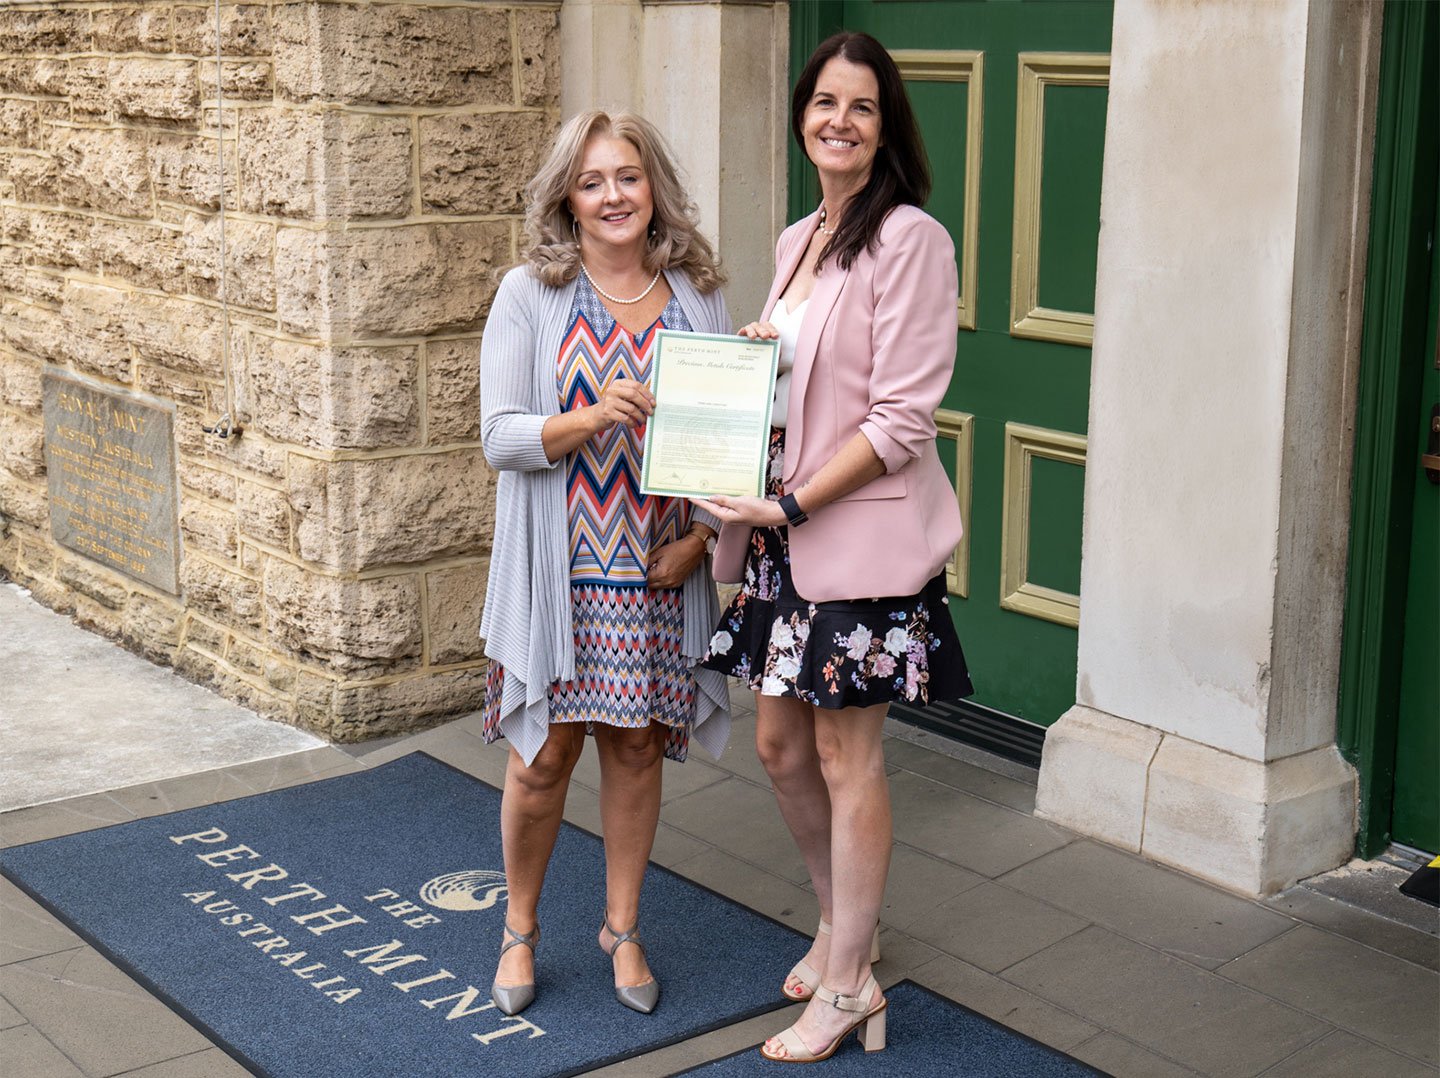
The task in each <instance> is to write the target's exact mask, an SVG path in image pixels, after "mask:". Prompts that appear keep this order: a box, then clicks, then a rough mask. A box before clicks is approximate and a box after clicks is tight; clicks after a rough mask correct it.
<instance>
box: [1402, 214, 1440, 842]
mask: <svg viewBox="0 0 1440 1078" xmlns="http://www.w3.org/2000/svg"><path fill="white" fill-rule="evenodd" d="M1435 219H1436V220H1437V221H1440V206H1437V208H1436V218H1435ZM1437 307H1440V245H1437V244H1436V243H1435V242H1434V229H1433V228H1432V230H1431V241H1430V323H1429V326H1428V329H1427V332H1426V335H1425V342H1426V346H1427V354H1426V355H1425V356H1423V357H1422V361H1423V363H1424V368H1425V371H1424V379H1423V382H1422V387H1421V391H1420V407H1419V408H1417V409H1416V412H1417V413H1418V414H1417V415H1416V416H1415V420H1416V426H1417V427H1418V428H1419V429H1418V430H1417V431H1416V434H1417V438H1416V442H1417V443H1418V445H1419V446H1420V447H1421V450H1422V451H1423V452H1428V453H1429V454H1431V455H1432V456H1434V457H1435V459H1436V462H1440V444H1437V443H1440V370H1437V366H1440V339H1437V337H1436V310H1437ZM1424 463H1428V462H1424V461H1422V460H1421V459H1419V454H1417V455H1416V459H1415V462H1414V467H1413V469H1412V470H1411V475H1412V477H1413V479H1414V484H1415V503H1414V516H1413V518H1412V519H1411V524H1410V573H1409V583H1408V585H1407V593H1406V602H1405V635H1404V643H1403V645H1402V648H1401V659H1400V706H1399V709H1398V711H1399V716H1398V721H1399V727H1398V729H1397V730H1396V735H1395V802H1394V809H1393V813H1394V815H1393V817H1392V819H1391V823H1390V834H1391V836H1392V837H1393V838H1394V839H1395V841H1396V842H1403V843H1404V844H1405V845H1407V846H1414V847H1416V848H1417V849H1421V850H1429V851H1431V852H1432V853H1433V852H1436V851H1440V468H1437V469H1435V481H1432V480H1431V479H1430V477H1429V476H1428V475H1427V474H1426V470H1425V468H1424V466H1423V465H1424Z"/></svg>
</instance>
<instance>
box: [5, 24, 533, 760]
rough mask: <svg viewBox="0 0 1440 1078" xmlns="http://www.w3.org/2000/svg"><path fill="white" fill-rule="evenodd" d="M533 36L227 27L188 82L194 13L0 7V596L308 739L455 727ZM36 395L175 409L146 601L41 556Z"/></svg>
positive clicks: (478, 661) (506, 30) (123, 584)
mask: <svg viewBox="0 0 1440 1078" xmlns="http://www.w3.org/2000/svg"><path fill="white" fill-rule="evenodd" d="M558 6H559V5H558V2H555V3H533V2H527V0H512V2H509V3H505V2H459V0H451V2H439V0H435V2H431V0H417V2H410V3H332V2H308V3H284V2H278V0H277V2H260V3H251V2H231V0H225V2H224V3H223V4H222V6H221V17H220V20H219V44H220V50H221V59H220V63H219V65H218V71H217V64H216V18H215V11H214V6H213V4H211V3H204V2H201V3H195V2H191V3H186V2H183V0H147V2H144V3H136V2H131V3H128V4H127V3H45V4H25V3H21V4H12V5H7V6H5V7H3V8H0V570H3V571H4V572H5V573H6V574H8V575H9V576H10V577H12V578H13V579H15V580H16V581H18V582H19V583H21V584H23V585H24V586H26V587H28V588H30V589H31V590H32V592H33V593H34V594H35V596H36V597H37V598H39V599H40V600H41V601H42V602H44V603H46V604H47V605H49V606H51V607H53V608H55V609H57V610H61V611H65V612H68V613H73V614H74V616H75V617H76V619H77V620H78V621H79V622H80V623H81V624H83V625H85V626H86V627H87V628H90V629H93V630H95V631H97V632H101V633H104V634H106V635H108V636H111V637H114V638H116V639H119V640H121V641H123V642H124V643H125V644H126V646H128V647H130V648H132V649H134V650H136V651H138V652H140V653H142V654H144V655H146V656H147V657H149V658H150V659H152V660H154V661H156V662H161V663H169V664H173V665H174V666H175V667H176V669H178V670H179V671H180V672H182V673H183V674H185V675H186V676H188V677H192V678H195V679H197V680H200V681H204V682H208V683H211V684H213V685H215V686H216V687H217V688H218V689H219V690H220V691H221V692H223V693H225V694H226V695H227V696H230V697H232V698H234V699H236V700H238V701H240V702H242V703H244V704H246V705H248V706H251V707H253V708H255V709H257V710H258V711H261V712H262V713H265V714H267V715H271V716H274V717H277V718H282V719H284V720H286V721H291V722H296V723H300V724H303V725H305V726H307V727H309V728H312V729H314V730H316V731H318V732H321V733H323V734H326V735H328V736H330V737H332V738H334V739H337V740H353V739H357V738H362V737H368V736H373V735H377V734H381V733H393V732H396V731H398V730H402V729H406V728H411V727H414V726H417V725H422V724H425V723H427V722H432V721H435V720H436V719H437V718H438V717H441V716H444V715H449V714H454V713H456V712H460V711H465V710H469V709H472V708H474V707H476V706H477V705H478V703H479V701H480V699H481V695H482V692H483V682H484V659H483V656H482V654H481V642H480V640H479V639H478V636H477V627H478V624H479V611H480V604H481V602H482V600H483V597H484V596H483V593H484V584H485V571H486V567H487V555H488V552H489V549H490V538H489V531H490V527H491V520H492V512H493V491H494V476H493V475H492V474H491V473H490V472H489V470H488V468H487V467H486V465H485V462H484V459H483V457H482V455H481V452H480V447H479V398H478V363H479V340H480V335H481V332H482V330H483V326H484V320H485V315H486V313H487V310H488V305H489V302H490V299H491V296H492V295H493V292H494V287H495V271H497V270H499V269H502V268H503V267H505V266H506V265H507V264H509V263H510V262H512V261H513V260H514V259H515V257H516V252H517V244H518V241H519V238H520V215H521V211H522V189H523V185H524V183H525V181H526V180H527V179H528V178H529V176H530V175H531V174H532V173H533V171H534V169H535V167H536V165H537V163H538V159H539V156H540V154H541V153H542V152H543V150H544V147H545V142H546V140H547V138H548V137H549V135H550V134H551V133H552V132H553V130H554V128H555V125H556V124H557V122H558V119H559V72H560V62H559V34H558ZM217 75H218V80H219V85H218V87H217ZM222 157H223V167H222V164H221V161H222ZM222 198H223V205H224V214H223V217H224V220H223V249H224V256H223V265H222V255H221V251H222V228H221V225H222V220H221V216H222V214H221V206H222ZM47 365H50V366H55V367H59V368H63V369H65V370H68V371H72V372H74V373H77V374H81V375H84V376H86V377H89V378H92V379H97V380H99V381H101V382H103V383H106V384H107V385H109V386H112V387H114V388H117V389H122V390H133V391H136V392H140V393H144V394H147V395H150V396H153V397H159V398H162V399H164V400H167V401H172V402H174V404H175V407H176V423H175V426H176V461H177V469H178V478H179V490H180V501H179V507H178V508H179V521H180V531H181V547H182V551H181V570H180V578H181V588H182V592H181V594H180V595H179V596H178V597H176V596H172V595H170V594H168V593H166V592H163V591H157V590H155V589H153V588H150V587H148V586H147V585H144V584H141V583H138V582H136V581H134V580H131V579H130V578H128V577H125V576H122V575H120V574H117V573H114V572H111V571H109V570H107V569H105V568H103V567H102V566H100V565H98V564H96V563H94V562H91V561H89V560H87V559H85V558H84V557H82V556H80V555H77V554H74V553H72V552H70V551H68V550H66V549H64V548H61V547H59V546H57V545H56V544H54V543H53V542H52V541H51V538H50V526H49V517H48V505H47V495H46V475H45V458H44V447H43V431H44V427H43V423H42V413H41V376H42V372H43V370H44V369H45V367H46V366H47ZM227 367H228V371H227ZM227 385H228V387H229V393H228V399H229V402H233V406H234V410H235V413H236V414H237V416H238V417H239V418H240V421H241V422H242V424H243V428H244V430H243V434H242V435H241V436H240V437H238V438H235V439H231V440H229V441H222V440H220V439H217V438H216V437H214V436H213V435H209V434H206V433H205V432H204V431H203V430H202V426H205V425H210V424H213V422H214V421H215V419H216V418H217V417H218V416H219V415H220V414H221V413H223V412H224V411H225V410H226V408H227Z"/></svg>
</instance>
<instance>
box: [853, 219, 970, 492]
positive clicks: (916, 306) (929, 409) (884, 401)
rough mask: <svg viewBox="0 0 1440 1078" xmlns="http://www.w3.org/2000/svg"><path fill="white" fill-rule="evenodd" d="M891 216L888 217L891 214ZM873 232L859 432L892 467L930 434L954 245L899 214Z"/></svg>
mask: <svg viewBox="0 0 1440 1078" xmlns="http://www.w3.org/2000/svg"><path fill="white" fill-rule="evenodd" d="M892 221H893V217H892ZM886 232H889V228H888V227H887V228H885V229H883V230H882V232H881V240H880V246H879V248H878V249H877V251H876V264H875V277H874V282H875V283H874V288H875V316H874V322H873V328H872V332H871V338H870V343H871V349H872V351H873V355H874V367H873V369H872V373H871V376H870V411H869V414H868V415H867V416H866V417H865V419H864V421H863V422H862V423H861V424H860V431H861V433H862V434H864V435H865V437H866V438H867V439H868V440H869V442H870V444H871V446H873V447H874V449H875V455H876V456H878V457H879V458H880V459H881V461H883V462H884V464H885V470H886V471H887V472H895V471H898V470H899V469H900V468H902V467H904V466H905V465H906V464H907V463H909V462H910V461H912V460H914V459H915V458H916V457H917V456H919V455H920V452H921V450H922V449H923V448H924V447H925V446H926V445H927V444H929V443H930V442H931V441H933V440H934V438H935V409H936V408H938V407H939V406H940V400H941V398H942V397H943V396H944V395H945V390H946V388H947V387H948V386H949V385H950V375H951V372H952V370H953V369H954V366H955V330H956V326H955V310H956V301H957V298H958V294H959V280H958V276H957V272H956V268H955V245H954V244H953V243H952V242H951V240H950V235H949V233H947V232H946V231H945V228H944V226H942V225H941V224H940V223H939V222H938V221H936V220H934V219H933V218H931V217H928V216H925V215H923V214H916V215H914V216H908V215H907V216H906V218H905V219H904V220H903V221H902V222H900V223H899V224H898V225H897V226H896V234H895V235H886V234H885V233H886Z"/></svg>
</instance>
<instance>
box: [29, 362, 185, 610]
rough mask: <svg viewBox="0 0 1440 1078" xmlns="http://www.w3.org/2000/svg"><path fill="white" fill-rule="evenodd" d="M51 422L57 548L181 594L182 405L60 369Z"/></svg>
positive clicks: (50, 385) (51, 397)
mask: <svg viewBox="0 0 1440 1078" xmlns="http://www.w3.org/2000/svg"><path fill="white" fill-rule="evenodd" d="M44 419H45V467H46V470H47V472H48V473H49V483H50V532H51V534H52V535H53V536H54V537H55V541H56V542H57V543H59V544H60V545H61V546H64V547H67V548H68V549H70V550H73V551H75V552H76V553H77V554H83V555H85V557H87V558H91V559H93V560H94V561H97V562H99V563H101V564H102V565H105V566H107V567H108V568H111V569H115V570H117V571H119V572H121V573H124V574H126V575H127V576H131V577H134V578H135V579H136V580H143V581H144V582H145V583H147V584H150V585H153V586H154V587H157V588H160V589H161V590H163V591H168V592H170V593H171V594H174V595H178V594H179V593H180V581H179V567H180V531H179V525H178V522H177V520H176V513H175V508H176V501H177V498H176V485H175V437H174V427H175V406H174V405H173V404H169V403H167V402H165V401H161V400H156V399H154V398H152V397H142V396H140V395H139V394H135V393H129V392H125V391H123V390H116V389H112V388H110V387H108V386H101V385H99V384H97V383H94V382H91V381H88V380H86V379H82V378H77V377H76V376H75V375H73V374H69V373H67V372H65V371H61V370H56V369H53V368H51V369H47V370H46V371H45V376H44Z"/></svg>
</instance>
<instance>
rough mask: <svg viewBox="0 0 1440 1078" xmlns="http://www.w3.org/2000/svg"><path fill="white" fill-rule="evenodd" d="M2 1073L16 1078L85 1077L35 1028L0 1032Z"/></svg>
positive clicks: (0, 1071) (0, 1072)
mask: <svg viewBox="0 0 1440 1078" xmlns="http://www.w3.org/2000/svg"><path fill="white" fill-rule="evenodd" d="M0 1074H5V1075H14V1076H15V1078H86V1075H85V1072H84V1071H82V1070H81V1069H80V1068H79V1067H77V1066H75V1064H74V1063H72V1062H71V1061H70V1060H69V1059H67V1058H66V1057H65V1053H64V1052H62V1051H60V1049H58V1048H56V1047H55V1046H54V1045H53V1044H51V1043H50V1042H49V1041H48V1040H46V1039H45V1037H44V1035H43V1034H41V1032H40V1031H39V1030H37V1029H36V1028H35V1027H34V1026H16V1027H14V1028H13V1029H7V1030H4V1031H0Z"/></svg>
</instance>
